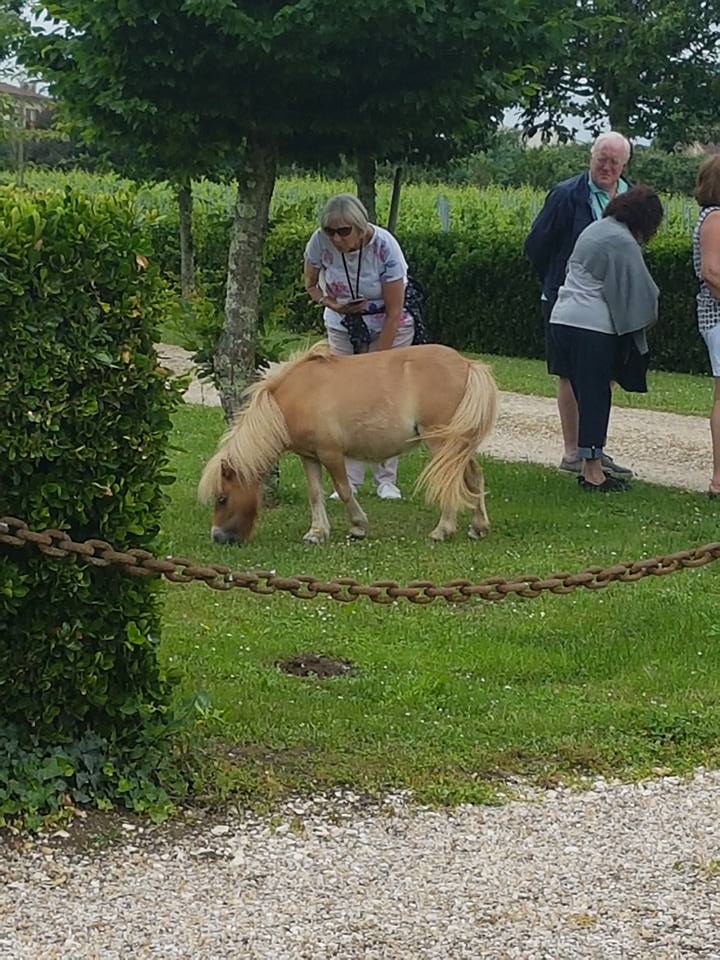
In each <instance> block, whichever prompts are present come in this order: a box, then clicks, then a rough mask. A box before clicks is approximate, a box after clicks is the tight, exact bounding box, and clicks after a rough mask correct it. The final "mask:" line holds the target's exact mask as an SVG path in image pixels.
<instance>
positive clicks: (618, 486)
mask: <svg viewBox="0 0 720 960" xmlns="http://www.w3.org/2000/svg"><path fill="white" fill-rule="evenodd" d="M577 481H578V486H579V487H580V489H581V490H586V491H587V492H588V493H623V492H624V491H625V490H627V489H628V488H629V487H630V484H629V483H628V482H627V480H621V479H620V477H613V476H612V475H611V474H609V473H606V474H605V479H604V480H603V482H602V483H591V482H590V481H589V480H586V479H585V477H578V478H577Z"/></svg>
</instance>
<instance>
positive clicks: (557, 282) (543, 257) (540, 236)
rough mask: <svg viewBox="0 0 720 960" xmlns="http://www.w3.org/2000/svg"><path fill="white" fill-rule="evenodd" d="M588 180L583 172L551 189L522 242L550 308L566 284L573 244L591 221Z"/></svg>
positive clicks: (591, 212)
mask: <svg viewBox="0 0 720 960" xmlns="http://www.w3.org/2000/svg"><path fill="white" fill-rule="evenodd" d="M589 179H590V175H589V173H588V172H587V170H586V171H585V173H580V174H578V176H576V177H570V178H569V179H568V180H563V181H562V182H561V183H558V184H557V186H555V187H553V188H552V190H551V191H550V193H549V194H548V195H547V197H546V198H545V203H544V205H543V208H542V210H541V211H540V213H538V215H537V216H536V217H535V219H534V220H533V225H532V227H531V228H530V233H529V234H528V235H527V238H526V240H525V255H526V256H527V258H528V259H529V260H530V263H532V265H533V267H535V271H536V272H537V275H538V276H539V277H540V280H541V282H542V292H543V295H544V297H545V298H546V299H547V300H548V302H549V304H550V306H551V307H552V305H553V304H554V303H555V301H556V300H557V294H558V290H559V288H560V287H561V286H562V285H563V283H564V282H565V271H566V269H567V262H568V260H569V259H570V254H571V253H572V251H573V247H574V246H575V241H576V240H577V238H578V237H579V236H580V234H581V233H582V232H583V230H584V229H585V227H587V226H589V225H590V224H591V223H592V222H593V220H594V217H593V211H592V206H591V203H590V183H589Z"/></svg>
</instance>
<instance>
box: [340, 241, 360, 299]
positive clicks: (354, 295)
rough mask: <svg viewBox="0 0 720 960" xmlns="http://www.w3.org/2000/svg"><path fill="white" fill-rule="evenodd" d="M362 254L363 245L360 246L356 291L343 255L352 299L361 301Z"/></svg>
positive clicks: (342, 254)
mask: <svg viewBox="0 0 720 960" xmlns="http://www.w3.org/2000/svg"><path fill="white" fill-rule="evenodd" d="M362 252H363V245H362V244H360V249H359V250H358V265H357V276H356V277H355V290H354V291H353V285H352V282H351V281H350V271H349V270H348V265H347V260H346V259H345V254H344V253H341V254H340V256H341V257H342V262H343V266H344V267H345V276H346V277H347V282H348V287H350V299H351V300H359V299H360V268H361V266H362Z"/></svg>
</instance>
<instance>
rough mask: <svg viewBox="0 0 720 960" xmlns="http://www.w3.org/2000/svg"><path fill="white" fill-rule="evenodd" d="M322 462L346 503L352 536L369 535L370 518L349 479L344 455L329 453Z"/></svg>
mask: <svg viewBox="0 0 720 960" xmlns="http://www.w3.org/2000/svg"><path fill="white" fill-rule="evenodd" d="M322 462H323V464H324V466H325V469H326V470H327V471H328V473H329V474H330V476H331V477H332V482H333V485H334V486H335V489H336V490H337V494H338V496H339V497H340V499H341V500H342V502H343V503H344V504H345V509H346V510H347V515H348V520H349V521H350V536H351V537H354V538H355V539H356V540H362V539H363V538H364V537H366V536H367V531H368V518H367V514H366V513H365V511H364V510H363V508H362V507H361V506H360V504H359V503H358V500H357V497H356V496H355V493H354V491H353V488H352V486H351V484H350V482H349V481H348V478H347V471H346V470H345V459H344V457H341V456H337V455H335V454H327V455H325V456H323V457H322Z"/></svg>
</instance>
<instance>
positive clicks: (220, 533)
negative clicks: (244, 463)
mask: <svg viewBox="0 0 720 960" xmlns="http://www.w3.org/2000/svg"><path fill="white" fill-rule="evenodd" d="M198 493H199V496H200V499H201V500H205V501H209V502H212V505H213V517H212V527H211V529H210V536H211V538H212V539H213V541H214V542H215V543H244V542H245V541H247V540H250V538H251V537H252V535H253V533H254V532H255V524H256V523H257V517H258V512H259V510H260V484H259V483H254V484H253V483H246V482H244V481H243V480H242V479H241V478H240V477H239V476H238V474H237V472H236V471H235V469H234V468H233V467H232V466H231V465H230V464H229V463H228V462H227V460H224V459H222V458H221V457H219V456H215V457H213V459H212V460H211V461H210V462H209V463H208V465H207V466H206V467H205V470H204V472H203V475H202V479H201V480H200V486H199V488H198Z"/></svg>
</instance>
